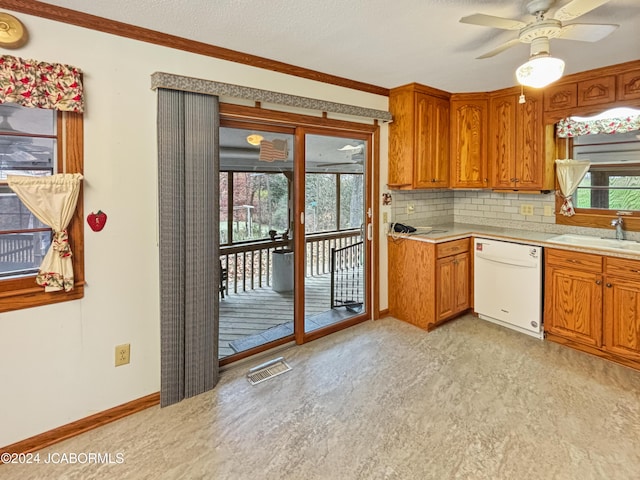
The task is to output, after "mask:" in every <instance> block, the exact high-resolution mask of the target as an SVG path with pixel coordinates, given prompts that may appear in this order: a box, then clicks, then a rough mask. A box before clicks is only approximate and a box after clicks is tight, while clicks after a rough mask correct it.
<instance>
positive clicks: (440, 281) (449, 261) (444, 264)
mask: <svg viewBox="0 0 640 480" xmlns="http://www.w3.org/2000/svg"><path fill="white" fill-rule="evenodd" d="M450 247H454V248H457V249H459V250H460V253H453V254H447V253H443V250H446V249H448V248H450ZM436 257H438V258H437V260H436V295H437V298H436V323H439V322H443V321H445V320H448V319H450V318H453V317H455V316H456V315H458V314H460V313H462V312H464V311H465V310H467V309H468V308H469V307H470V306H471V305H470V302H469V297H470V291H471V288H470V285H469V279H470V277H471V276H470V270H471V269H470V264H471V262H470V254H469V240H468V239H464V240H458V241H455V242H447V243H444V244H439V245H436Z"/></svg>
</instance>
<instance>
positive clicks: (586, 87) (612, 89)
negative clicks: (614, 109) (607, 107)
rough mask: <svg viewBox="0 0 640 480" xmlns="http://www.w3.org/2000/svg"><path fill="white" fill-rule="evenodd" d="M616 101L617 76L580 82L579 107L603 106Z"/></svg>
mask: <svg viewBox="0 0 640 480" xmlns="http://www.w3.org/2000/svg"><path fill="white" fill-rule="evenodd" d="M615 100H616V76H615V75H607V76H605V77H598V78H594V79H592V80H585V81H582V82H578V106H579V107H585V106H589V105H601V104H603V103H611V102H615Z"/></svg>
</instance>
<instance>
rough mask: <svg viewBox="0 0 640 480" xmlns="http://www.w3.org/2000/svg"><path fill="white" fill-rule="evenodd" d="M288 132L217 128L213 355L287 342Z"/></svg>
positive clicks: (290, 253) (290, 254) (290, 287)
mask: <svg viewBox="0 0 640 480" xmlns="http://www.w3.org/2000/svg"><path fill="white" fill-rule="evenodd" d="M293 132H294V131H293V129H283V128H275V127H274V128H269V129H266V128H265V127H264V126H255V127H252V126H251V125H237V126H235V125H234V124H230V126H223V127H221V128H220V267H221V268H222V272H223V275H222V278H223V280H222V282H221V285H220V292H219V295H220V303H219V307H220V308H219V313H220V336H219V351H220V357H221V358H223V357H228V356H232V355H237V354H240V355H245V354H247V352H251V351H252V350H254V349H256V348H259V347H261V346H263V345H266V344H269V343H272V342H278V341H282V340H283V339H287V338H289V339H290V338H292V336H293V329H294V326H293V320H294V302H295V300H294V299H295V287H294V282H293V275H294V261H295V255H294V242H293V224H292V222H293V217H292V207H293V196H294V195H293V178H294V174H295V161H294V149H293V145H294V135H293Z"/></svg>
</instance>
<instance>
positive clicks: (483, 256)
mask: <svg viewBox="0 0 640 480" xmlns="http://www.w3.org/2000/svg"><path fill="white" fill-rule="evenodd" d="M476 258H481V259H483V260H488V261H490V262H495V263H503V264H505V265H513V266H516V267H524V268H536V267H537V266H538V263H537V262H534V261H529V260H516V259H513V258H502V257H496V256H494V255H486V254H484V253H478V252H476Z"/></svg>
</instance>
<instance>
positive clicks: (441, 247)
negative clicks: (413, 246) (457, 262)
mask: <svg viewBox="0 0 640 480" xmlns="http://www.w3.org/2000/svg"><path fill="white" fill-rule="evenodd" d="M468 251H469V239H468V238H463V239H462V240H454V241H453V242H444V243H438V244H437V245H436V257H437V258H443V257H448V256H450V255H457V254H458V253H462V252H468Z"/></svg>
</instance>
